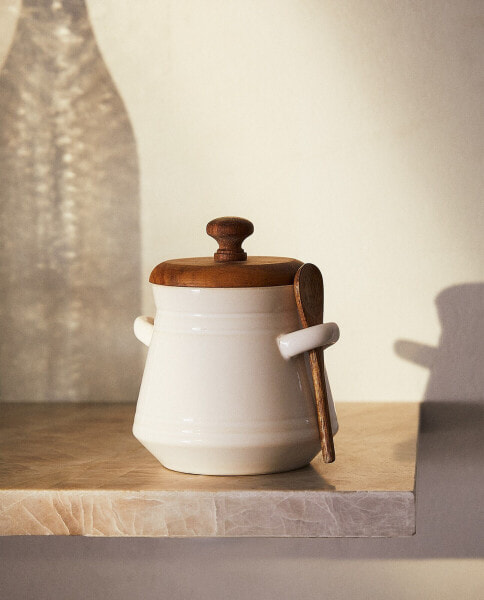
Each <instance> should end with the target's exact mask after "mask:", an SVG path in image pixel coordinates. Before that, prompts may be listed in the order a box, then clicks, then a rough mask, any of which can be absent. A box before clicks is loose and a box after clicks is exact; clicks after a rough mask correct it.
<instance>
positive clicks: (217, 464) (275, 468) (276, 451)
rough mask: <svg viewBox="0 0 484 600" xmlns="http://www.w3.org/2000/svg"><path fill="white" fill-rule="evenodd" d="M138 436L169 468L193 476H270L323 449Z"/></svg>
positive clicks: (308, 459)
mask: <svg viewBox="0 0 484 600" xmlns="http://www.w3.org/2000/svg"><path fill="white" fill-rule="evenodd" d="M136 437H137V436H136ZM137 439H138V441H140V442H141V443H142V444H143V446H144V447H145V448H146V449H147V450H148V451H149V452H150V453H151V454H152V455H153V456H154V457H155V458H156V459H157V460H159V462H160V463H161V464H162V465H163V466H164V467H166V468H167V469H170V470H171V471H178V472H180V473H189V474H192V475H224V476H230V475H232V476H233V475H267V474H269V473H281V472H284V471H293V470H294V469H299V468H301V467H304V466H306V465H308V464H309V463H310V462H311V460H312V459H313V458H314V457H315V456H316V455H317V454H318V452H319V451H320V447H319V444H316V445H315V444H314V442H312V441H311V442H305V443H299V444H294V445H292V446H288V445H284V446H264V447H235V448H234V447H230V448H227V447H199V446H196V447H194V446H192V447H183V446H172V445H167V444H163V443H159V442H153V441H149V440H142V439H140V438H139V437H137Z"/></svg>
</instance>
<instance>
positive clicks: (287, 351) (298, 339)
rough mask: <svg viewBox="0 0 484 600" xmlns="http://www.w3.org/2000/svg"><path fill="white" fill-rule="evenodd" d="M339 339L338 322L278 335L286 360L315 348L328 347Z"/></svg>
mask: <svg viewBox="0 0 484 600" xmlns="http://www.w3.org/2000/svg"><path fill="white" fill-rule="evenodd" d="M338 340H339V327H338V325H336V323H324V324H320V325H313V326H312V327H306V328H305V329H298V330H297V331H292V332H291V333H283V334H282V335H279V336H278V337H277V345H278V346H279V351H280V353H281V354H282V357H283V358H284V359H286V360H289V359H290V358H293V357H294V356H297V355H298V354H302V353H303V352H309V350H313V349H314V348H323V349H324V348H327V347H328V346H332V345H333V344H335V343H336V342H337V341H338Z"/></svg>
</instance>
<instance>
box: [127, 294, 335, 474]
mask: <svg viewBox="0 0 484 600" xmlns="http://www.w3.org/2000/svg"><path fill="white" fill-rule="evenodd" d="M153 292H154V297H155V303H156V307H157V311H156V317H155V321H154V329H153V333H152V336H151V340H149V339H147V340H143V341H145V343H149V350H148V356H147V360H146V366H145V371H144V375H143V380H142V384H141V389H140V394H139V399H138V405H137V409H136V417H135V422H134V427H133V433H134V435H135V437H136V438H137V439H138V440H139V441H140V442H141V443H142V444H143V445H144V446H145V447H146V448H147V449H148V450H149V451H150V452H151V453H152V454H153V455H154V456H155V457H156V458H157V459H158V460H159V461H160V462H161V463H162V464H163V465H164V466H166V467H167V468H169V469H173V470H175V471H182V472H186V473H198V474H207V475H243V474H256V473H271V472H277V471H286V470H290V469H295V468H298V467H301V466H303V465H306V464H307V463H309V462H310V461H311V460H312V458H314V456H315V455H316V454H317V453H318V452H319V450H320V443H319V434H318V427H317V421H316V414H315V408H314V400H313V395H312V388H311V385H310V382H309V378H308V372H307V367H306V363H305V360H304V356H303V355H299V356H296V357H294V358H290V359H289V360H285V359H284V358H283V357H282V355H281V352H280V349H279V346H278V337H279V336H281V334H285V333H288V332H293V331H296V330H298V329H300V328H301V326H300V323H299V319H298V313H297V307H296V303H295V299H294V291H293V287H292V286H276V287H264V288H189V287H170V286H162V285H153ZM140 339H141V338H140ZM328 389H329V388H328ZM331 405H332V402H331ZM332 412H333V415H332V423H333V430H334V431H336V428H337V424H336V420H335V415H334V409H333V411H332Z"/></svg>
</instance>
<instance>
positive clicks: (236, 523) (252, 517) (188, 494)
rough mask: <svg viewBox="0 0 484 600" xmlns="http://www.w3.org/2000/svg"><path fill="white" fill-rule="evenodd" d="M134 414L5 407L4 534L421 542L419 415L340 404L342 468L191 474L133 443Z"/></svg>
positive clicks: (1, 438)
mask: <svg viewBox="0 0 484 600" xmlns="http://www.w3.org/2000/svg"><path fill="white" fill-rule="evenodd" d="M134 410H135V407H134V405H130V404H111V403H110V404H107V403H98V404H68V403H46V404H0V415H1V432H0V534H1V535H87V536H132V537H137V536H151V537H170V536H171V537H200V536H206V537H217V536H219V537H247V536H254V537H257V536H276V537H396V536H408V535H412V534H413V533H414V532H415V493H414V482H415V459H416V441H417V430H418V415H419V405H418V404H412V403H391V404H390V403H384V404H383V403H340V404H339V405H338V406H337V411H338V418H339V422H340V432H339V433H338V434H337V436H336V437H335V447H336V456H337V460H336V462H335V463H333V464H330V465H326V464H324V463H323V462H322V460H321V457H320V456H318V457H317V458H316V459H314V461H313V462H312V463H311V465H309V466H308V467H305V468H303V469H299V470H297V471H292V472H289V473H280V474H275V475H258V476H243V477H213V476H201V475H184V474H181V473H175V472H173V471H169V470H167V469H165V468H164V467H162V466H161V465H160V464H159V463H158V462H157V461H156V460H155V459H154V458H153V457H152V456H151V455H150V454H149V453H148V452H147V451H146V450H145V449H144V448H143V447H142V446H141V445H140V444H139V443H138V442H137V441H136V440H135V438H134V437H133V436H132V434H131V424H132V422H133V416H134Z"/></svg>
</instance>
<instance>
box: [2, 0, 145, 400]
mask: <svg viewBox="0 0 484 600" xmlns="http://www.w3.org/2000/svg"><path fill="white" fill-rule="evenodd" d="M0 165H1V168H2V178H1V185H0V204H1V211H0V282H1V283H0V331H1V332H2V335H1V339H0V399H1V400H3V401H49V400H59V401H61V400H62V401H123V400H135V398H136V395H137V389H138V386H139V380H140V375H141V358H142V356H141V350H140V348H139V347H138V345H137V344H136V343H135V341H134V340H133V339H132V322H133V318H134V317H135V316H136V315H137V314H138V313H139V308H140V304H141V298H140V285H139V274H140V262H141V257H140V254H141V242H140V232H139V175H138V160H137V151H136V145H135V140H134V135H133V131H132V128H131V125H130V122H129V119H128V115H127V113H126V110H125V108H124V105H123V102H122V100H121V98H120V96H119V94H118V93H117V90H116V88H115V86H114V84H113V81H112V80H111V77H110V75H109V73H108V71H107V69H106V66H105V64H104V62H103V59H102V57H101V54H100V53H99V50H98V48H97V45H96V41H95V38H94V35H93V32H92V29H91V25H90V22H89V18H88V14H87V9H86V6H85V2H84V0H70V1H69V2H52V1H51V0H24V1H23V3H22V11H21V13H20V16H19V20H18V23H17V29H16V32H15V35H14V38H13V42H12V45H11V47H10V50H9V54H8V57H7V60H6V62H5V65H4V68H3V70H2V73H1V74H0Z"/></svg>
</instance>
